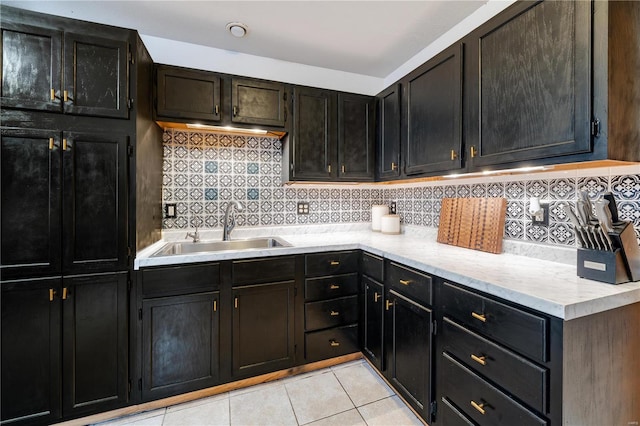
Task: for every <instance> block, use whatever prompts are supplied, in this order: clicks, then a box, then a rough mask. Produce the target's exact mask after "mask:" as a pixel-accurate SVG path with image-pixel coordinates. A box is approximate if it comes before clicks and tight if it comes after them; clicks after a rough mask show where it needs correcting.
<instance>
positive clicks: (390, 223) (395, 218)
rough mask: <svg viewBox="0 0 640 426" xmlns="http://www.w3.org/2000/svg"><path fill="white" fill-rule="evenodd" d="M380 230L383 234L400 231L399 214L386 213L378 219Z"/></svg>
mask: <svg viewBox="0 0 640 426" xmlns="http://www.w3.org/2000/svg"><path fill="white" fill-rule="evenodd" d="M380 230H381V231H382V233H383V234H399V233H400V216H399V215H397V214H386V215H384V216H382V219H381V220H380Z"/></svg>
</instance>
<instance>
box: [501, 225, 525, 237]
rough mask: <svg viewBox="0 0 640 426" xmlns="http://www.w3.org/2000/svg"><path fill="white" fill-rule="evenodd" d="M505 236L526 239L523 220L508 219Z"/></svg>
mask: <svg viewBox="0 0 640 426" xmlns="http://www.w3.org/2000/svg"><path fill="white" fill-rule="evenodd" d="M504 236H505V238H509V239H512V240H522V239H524V223H523V222H522V221H521V220H506V221H505V224H504Z"/></svg>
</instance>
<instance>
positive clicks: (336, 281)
mask: <svg viewBox="0 0 640 426" xmlns="http://www.w3.org/2000/svg"><path fill="white" fill-rule="evenodd" d="M357 293H358V274H357V273H353V274H344V275H332V276H329V277H320V278H308V279H306V280H305V282H304V298H305V300H307V301H313V300H320V299H329V298H334V297H339V296H347V295H349V294H357Z"/></svg>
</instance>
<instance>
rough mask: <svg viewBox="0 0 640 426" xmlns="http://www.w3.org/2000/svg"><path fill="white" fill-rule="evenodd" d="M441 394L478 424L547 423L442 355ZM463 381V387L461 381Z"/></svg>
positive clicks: (526, 424) (521, 424) (527, 424)
mask: <svg viewBox="0 0 640 426" xmlns="http://www.w3.org/2000/svg"><path fill="white" fill-rule="evenodd" d="M442 377H443V378H444V379H443V382H444V384H443V393H444V396H445V397H446V398H448V399H449V400H450V401H451V402H452V403H453V404H455V405H456V406H457V407H458V408H459V409H460V410H461V411H463V412H464V414H466V415H467V416H468V417H469V418H471V419H472V420H473V421H475V422H476V423H478V424H480V425H498V424H500V425H520V426H529V425H546V424H547V421H546V420H545V419H543V418H541V417H538V416H537V415H536V414H534V413H533V412H531V411H529V410H528V409H527V408H525V407H524V406H522V405H520V404H519V403H517V402H516V401H515V400H513V399H511V398H510V397H509V396H508V395H506V394H504V393H502V392H501V391H500V390H499V389H497V388H495V387H493V386H492V385H491V384H489V383H488V382H486V381H484V380H483V379H482V378H481V377H480V376H478V375H476V374H475V373H473V372H472V371H471V370H469V369H468V368H466V367H465V366H463V365H462V364H460V363H459V362H457V361H456V360H454V359H453V358H451V357H450V356H448V355H446V354H443V355H442ZM461 383H464V386H461V385H460V384H461Z"/></svg>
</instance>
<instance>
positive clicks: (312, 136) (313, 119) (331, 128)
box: [290, 87, 338, 180]
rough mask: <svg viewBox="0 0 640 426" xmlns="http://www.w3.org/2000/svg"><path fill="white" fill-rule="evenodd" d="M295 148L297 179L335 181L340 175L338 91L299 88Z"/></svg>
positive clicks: (296, 99)
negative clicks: (337, 115) (337, 160)
mask: <svg viewBox="0 0 640 426" xmlns="http://www.w3.org/2000/svg"><path fill="white" fill-rule="evenodd" d="M293 93H294V100H293V104H294V121H293V122H294V124H293V138H292V139H290V141H291V143H292V148H291V150H292V151H293V153H292V159H293V167H292V168H293V170H292V172H293V173H292V178H293V179H294V180H331V179H333V178H334V177H335V176H336V173H337V172H336V169H337V167H338V166H337V164H336V163H335V160H334V158H335V157H336V153H335V152H336V151H335V150H336V93H335V92H333V91H331V90H324V89H313V88H308V87H296V88H295V89H294V92H293Z"/></svg>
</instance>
